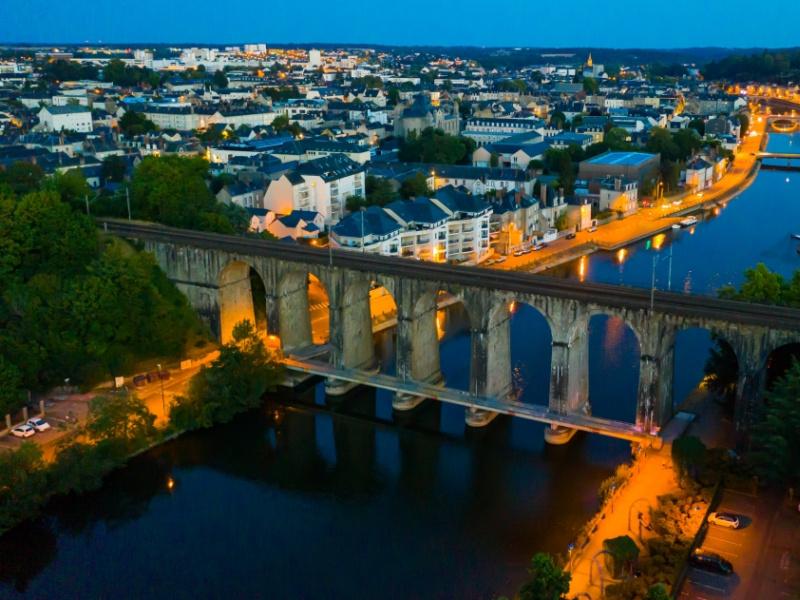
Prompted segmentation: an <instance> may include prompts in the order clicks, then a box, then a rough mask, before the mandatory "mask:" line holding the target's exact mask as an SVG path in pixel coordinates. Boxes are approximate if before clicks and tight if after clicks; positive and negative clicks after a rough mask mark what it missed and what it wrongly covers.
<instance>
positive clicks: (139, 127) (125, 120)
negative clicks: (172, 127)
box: [117, 110, 158, 137]
mask: <svg viewBox="0 0 800 600" xmlns="http://www.w3.org/2000/svg"><path fill="white" fill-rule="evenodd" d="M117 125H118V126H119V130H120V131H121V132H122V133H123V134H125V135H126V136H127V137H132V136H135V135H143V134H145V133H149V132H151V131H156V130H157V129H158V127H156V124H155V123H153V122H152V121H151V120H150V119H148V118H147V117H145V116H144V114H143V113H140V112H137V111H135V110H127V111H125V114H124V115H122V117H120V119H119V121H118V122H117Z"/></svg>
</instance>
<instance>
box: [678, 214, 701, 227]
mask: <svg viewBox="0 0 800 600" xmlns="http://www.w3.org/2000/svg"><path fill="white" fill-rule="evenodd" d="M697 222H698V218H697V217H695V216H691V217H686V218H685V219H681V221H680V226H681V227H691V226H692V225H697Z"/></svg>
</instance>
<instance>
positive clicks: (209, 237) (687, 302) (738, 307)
mask: <svg viewBox="0 0 800 600" xmlns="http://www.w3.org/2000/svg"><path fill="white" fill-rule="evenodd" d="M98 224H99V225H100V226H101V227H102V228H103V229H104V230H105V231H107V232H108V233H112V234H115V235H119V236H121V237H125V238H132V239H138V240H152V241H158V242H164V243H172V244H179V245H181V244H182V245H187V246H193V247H197V248H203V249H210V250H223V251H226V252H230V253H233V254H240V255H251V256H266V257H272V258H277V259H281V260H286V261H288V262H298V263H306V264H315V265H322V266H326V265H328V264H329V263H331V262H332V264H333V266H335V267H340V268H347V269H352V270H356V271H361V272H365V273H373V274H378V275H380V274H382V273H383V274H387V275H399V276H404V277H411V278H417V279H421V280H428V281H435V282H441V283H444V284H451V285H462V286H479V287H480V286H482V287H489V288H492V289H497V290H502V291H508V292H510V293H518V294H537V295H543V296H555V297H559V298H566V299H571V300H578V301H582V302H587V303H590V304H599V305H603V306H608V307H615V308H623V309H633V310H649V309H650V306H651V293H650V290H647V289H642V288H633V287H627V286H619V285H608V284H601V283H580V282H577V281H572V280H567V279H559V278H556V277H551V276H548V275H536V274H532V273H521V272H519V271H503V270H498V269H488V268H484V267H476V266H456V265H447V264H441V263H430V262H423V261H412V260H409V259H404V258H393V257H385V256H379V255H370V254H360V253H356V252H353V251H349V250H333V251H328V250H322V249H317V248H312V247H308V246H302V245H287V244H284V243H281V242H274V241H268V240H258V239H251V238H246V237H239V236H232V235H223V234H216V233H206V232H198V231H190V230H184V229H176V228H172V227H166V226H164V225H157V224H151V223H141V222H129V221H125V220H116V219H98ZM652 300H653V303H652V306H653V309H654V310H655V311H658V312H661V313H667V314H674V315H679V316H689V317H698V318H707V319H712V320H720V321H729V322H734V323H741V324H743V325H755V326H765V327H772V328H780V329H789V330H800V310H798V309H794V308H787V307H780V306H771V305H764V304H750V303H745V302H737V301H733V300H723V299H720V298H714V297H710V296H697V295H687V294H678V293H674V292H663V291H656V292H655V293H654V294H653V299H652Z"/></svg>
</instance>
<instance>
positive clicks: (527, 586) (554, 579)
mask: <svg viewBox="0 0 800 600" xmlns="http://www.w3.org/2000/svg"><path fill="white" fill-rule="evenodd" d="M528 574H529V575H530V579H528V581H526V582H525V583H524V584H523V585H522V587H521V588H520V590H519V599H520V600H562V599H563V598H566V594H567V592H569V582H570V577H571V576H570V574H569V573H567V572H565V571H564V570H563V569H562V568H561V567H559V566H558V565H556V563H555V561H554V560H553V557H552V556H550V555H549V554H545V553H544V552H538V553H537V554H535V555H534V557H533V558H532V559H531V564H530V566H529V567H528Z"/></svg>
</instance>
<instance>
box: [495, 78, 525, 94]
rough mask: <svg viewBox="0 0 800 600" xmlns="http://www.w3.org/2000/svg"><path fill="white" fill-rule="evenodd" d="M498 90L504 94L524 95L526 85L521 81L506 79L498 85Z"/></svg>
mask: <svg viewBox="0 0 800 600" xmlns="http://www.w3.org/2000/svg"><path fill="white" fill-rule="evenodd" d="M500 89H501V90H502V91H504V92H516V93H517V94H524V93H525V92H527V91H528V84H527V83H525V81H523V80H522V79H506V80H505V81H502V82H501V83H500Z"/></svg>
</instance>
